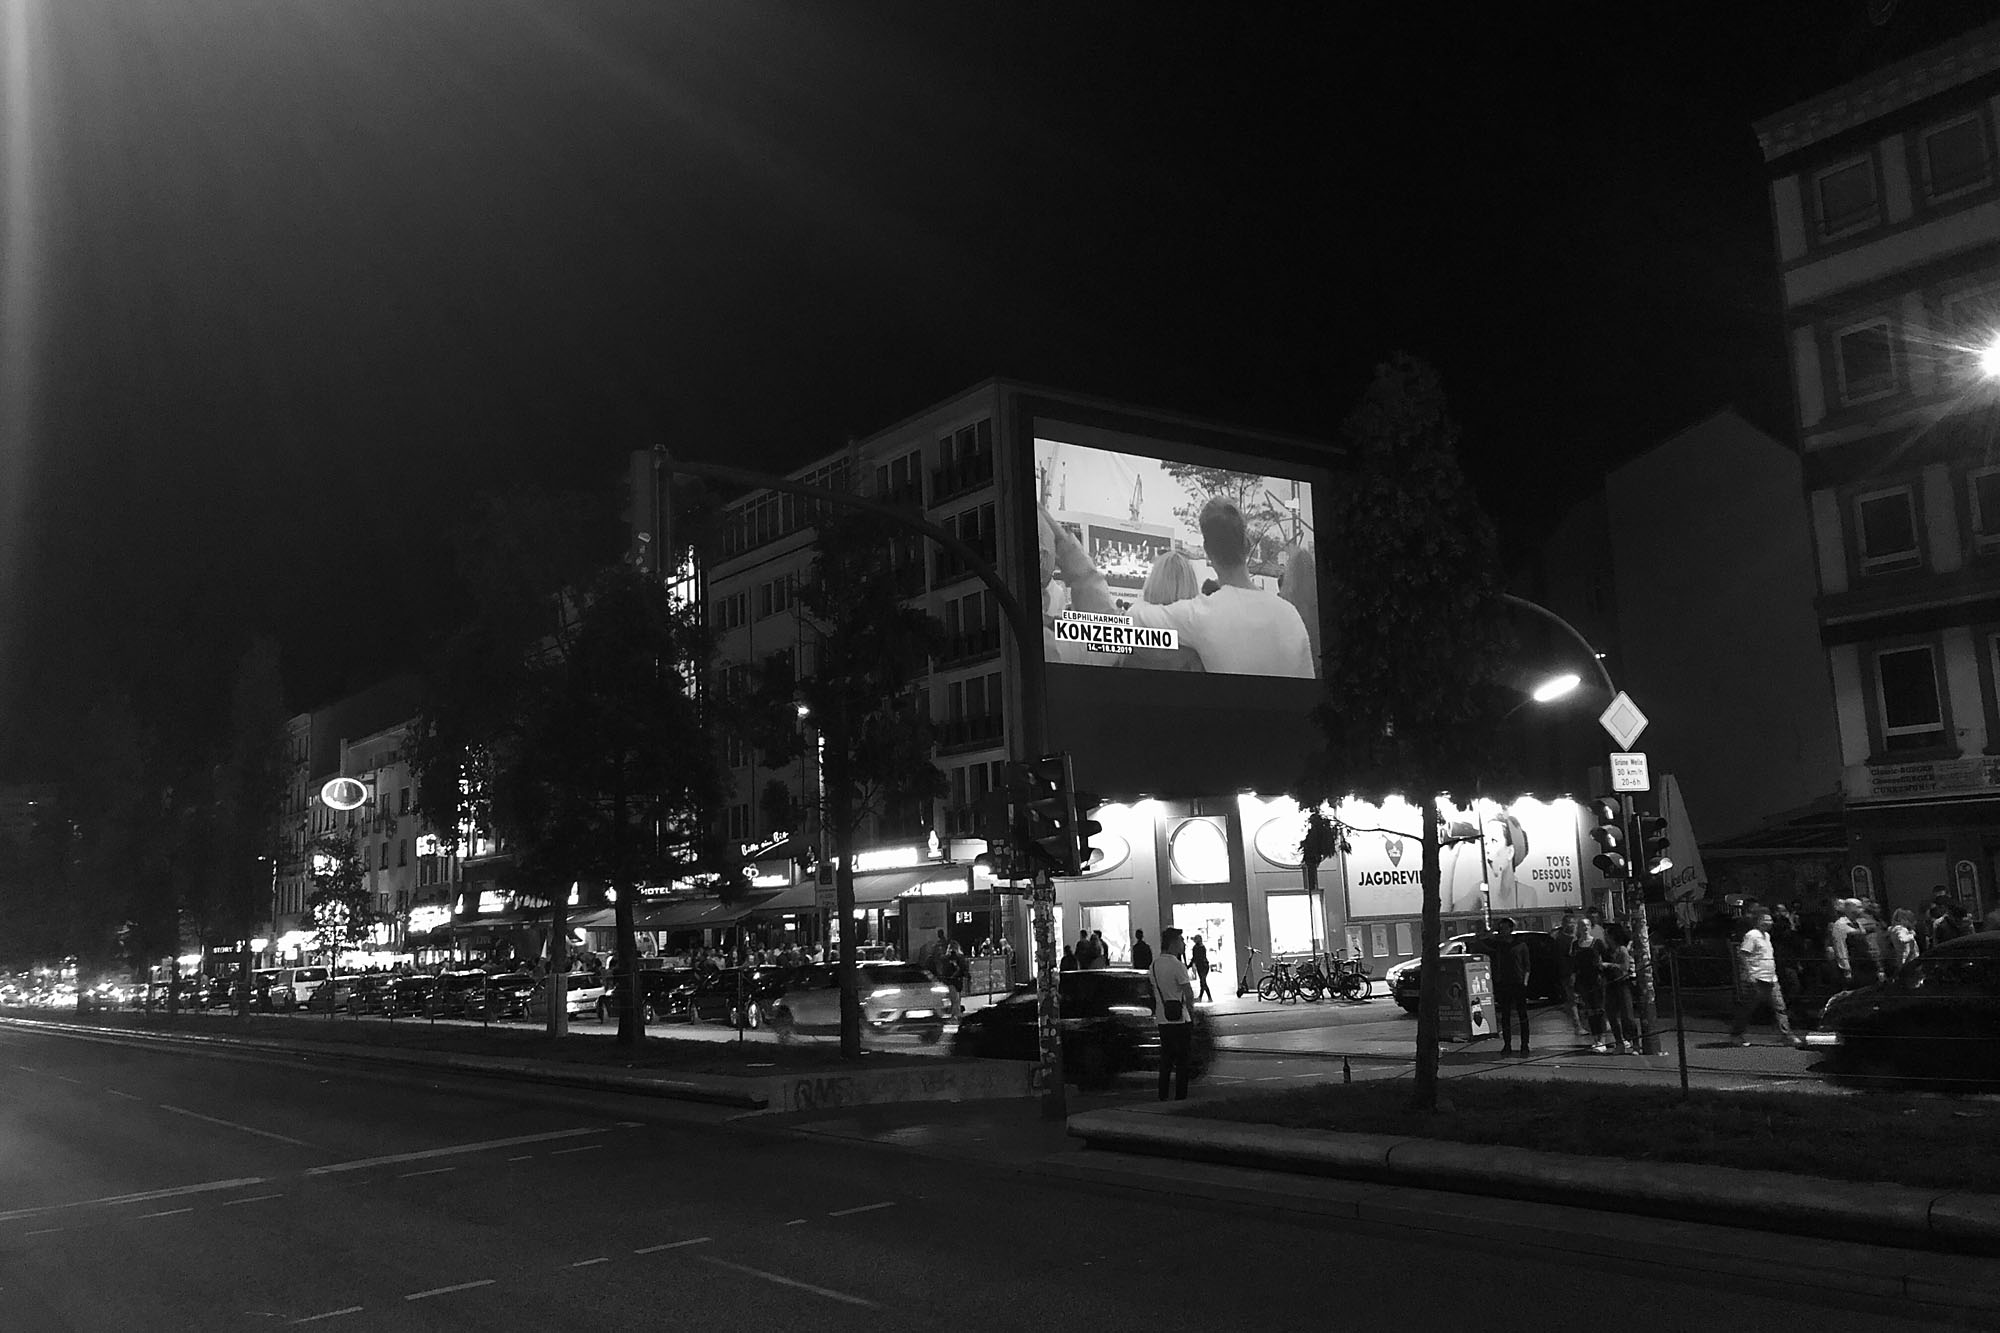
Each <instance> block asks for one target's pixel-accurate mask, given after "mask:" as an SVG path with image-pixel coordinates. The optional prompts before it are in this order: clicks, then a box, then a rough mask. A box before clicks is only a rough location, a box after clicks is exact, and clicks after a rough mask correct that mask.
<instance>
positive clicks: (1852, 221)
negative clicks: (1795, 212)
mask: <svg viewBox="0 0 2000 1333" xmlns="http://www.w3.org/2000/svg"><path fill="white" fill-rule="evenodd" d="M1813 197H1814V199H1815V200H1816V201H1817V204H1818V207H1819V235H1820V239H1821V240H1824V241H1830V240H1833V239H1834V238H1836V237H1840V236H1846V235H1849V234H1851V233H1853V232H1857V231H1860V230H1862V229H1863V228H1864V227H1872V226H1874V225H1875V222H1876V220H1877V218H1878V216H1879V214H1878V212H1877V210H1876V202H1875V159H1874V158H1872V157H1857V158H1854V159H1853V160H1851V161H1847V162H1842V163H1840V164H1839V165H1838V166H1832V167H1828V168H1827V169H1826V170H1824V171H1822V172H1820V173H1819V174H1818V175H1816V176H1814V177H1813Z"/></svg>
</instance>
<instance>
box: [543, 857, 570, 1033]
mask: <svg viewBox="0 0 2000 1333" xmlns="http://www.w3.org/2000/svg"><path fill="white" fill-rule="evenodd" d="M568 976H569V890H568V889H567V888H565V887H563V886H562V885H560V884H558V885H557V886H556V888H555V892H554V894H553V895H551V897H550V899H549V968H548V972H547V974H546V975H544V976H543V978H542V989H543V991H544V992H545V993H546V994H547V995H548V997H549V1018H548V1029H549V1037H550V1038H551V1039H552V1040H555V1039H560V1038H562V1037H564V1036H567V1035H568V1034H569V995H568V991H569V983H568V980H567V978H568Z"/></svg>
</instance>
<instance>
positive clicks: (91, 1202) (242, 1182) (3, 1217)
mask: <svg viewBox="0 0 2000 1333" xmlns="http://www.w3.org/2000/svg"><path fill="white" fill-rule="evenodd" d="M265 1183H266V1182H265V1180H264V1177H262V1176H243V1177H241V1178H239V1179H236V1180H211V1181H208V1182H207V1183H205V1184H201V1185H180V1186H176V1187H175V1188H173V1189H164V1190H146V1191H144V1192H143V1193H140V1194H113V1195H110V1196H108V1197H106V1198H102V1199H73V1200H71V1201H70V1202H68V1203H45V1204H43V1205H42V1206H40V1207H39V1208H15V1209H13V1210H11V1211H9V1212H4V1213H0V1222H12V1221H14V1220H15V1219H17V1218H22V1217H37V1216H40V1215H41V1214H43V1213H53V1212H57V1211H59V1210H60V1209H64V1208H91V1207H100V1206H103V1205H106V1204H120V1203H151V1202H153V1201H154V1200H155V1199H177V1198H180V1197H181V1196H183V1195H187V1194H207V1193H209V1192H211V1191H213V1190H234V1189H243V1188H245V1187H247V1186H250V1185H262V1184H265Z"/></svg>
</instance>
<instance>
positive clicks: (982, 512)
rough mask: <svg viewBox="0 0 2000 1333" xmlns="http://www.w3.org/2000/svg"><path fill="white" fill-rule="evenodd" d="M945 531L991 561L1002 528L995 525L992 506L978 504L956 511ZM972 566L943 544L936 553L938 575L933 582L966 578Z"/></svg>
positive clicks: (936, 583) (942, 582)
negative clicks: (962, 510)
mask: <svg viewBox="0 0 2000 1333" xmlns="http://www.w3.org/2000/svg"><path fill="white" fill-rule="evenodd" d="M940 526H941V527H943V528H944V530H945V531H946V532H949V533H950V534H951V535H952V536H954V537H956V538H958V539H959V540H960V541H962V542H964V543H965V544H966V545H967V546H970V547H971V548H972V549H973V550H974V551H976V552H978V553H979V555H980V556H981V557H983V558H984V559H985V560H986V562H987V563H988V564H992V563H993V561H994V559H995V558H996V555H997V552H998V550H999V531H998V528H997V527H996V526H995V524H994V517H993V506H992V505H991V504H983V505H979V506H977V507H976V508H972V509H967V510H965V511H964V512H962V513H957V514H953V515H951V516H950V517H948V518H946V519H945V520H944V521H943V522H942V523H941V524H940ZM971 572H972V567H971V566H970V565H968V564H966V563H965V561H963V560H961V559H959V558H958V556H957V554H956V553H954V552H952V551H947V550H945V549H943V548H942V547H940V548H938V552H937V577H936V578H935V579H934V580H932V582H933V584H934V585H942V584H945V583H948V582H951V581H953V580H956V579H961V578H964V577H966V576H967V575H969V574H970V573H971Z"/></svg>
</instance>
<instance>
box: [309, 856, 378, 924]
mask: <svg viewBox="0 0 2000 1333" xmlns="http://www.w3.org/2000/svg"><path fill="white" fill-rule="evenodd" d="M306 878H307V882H308V883H309V884H310V885H311V886H312V888H311V891H310V892H308V893H307V895H306V913H307V915H308V916H309V918H310V919H311V921H312V928H313V932H314V933H315V934H316V935H318V936H319V947H320V948H321V949H328V950H334V951H339V950H343V949H358V948H360V947H361V946H362V945H364V944H366V943H367V942H368V940H369V937H370V935H371V934H372V932H373V931H374V929H375V923H376V920H377V919H378V918H377V916H376V912H375V900H374V898H373V897H372V896H371V895H370V894H369V892H368V883H367V875H366V873H365V872H364V871H363V868H362V865H361V853H360V851H359V850H358V849H357V848H356V847H355V845H354V832H353V830H352V829H347V828H340V829H334V830H332V831H330V832H326V833H322V834H320V835H319V836H317V837H315V838H314V839H313V840H312V842H311V843H310V844H308V845H307V848H306Z"/></svg>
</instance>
